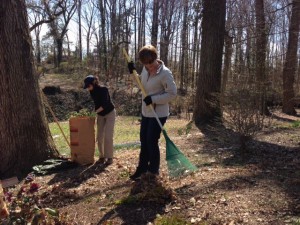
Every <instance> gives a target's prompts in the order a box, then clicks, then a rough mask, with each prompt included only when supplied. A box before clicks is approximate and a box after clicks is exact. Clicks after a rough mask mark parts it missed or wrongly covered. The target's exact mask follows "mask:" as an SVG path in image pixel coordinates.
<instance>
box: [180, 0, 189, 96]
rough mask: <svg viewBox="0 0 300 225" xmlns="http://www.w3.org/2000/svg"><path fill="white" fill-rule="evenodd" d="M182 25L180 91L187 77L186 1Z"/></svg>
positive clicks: (186, 0)
mask: <svg viewBox="0 0 300 225" xmlns="http://www.w3.org/2000/svg"><path fill="white" fill-rule="evenodd" d="M183 5H184V6H183V24H184V26H183V27H182V31H181V46H182V51H181V62H180V83H179V88H180V90H181V91H183V90H184V84H185V83H186V81H187V77H188V67H187V62H188V60H187V57H188V56H187V51H188V43H187V42H188V38H187V30H188V23H187V17H188V10H189V8H188V0H184V1H183Z"/></svg>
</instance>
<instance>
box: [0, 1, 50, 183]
mask: <svg viewBox="0 0 300 225" xmlns="http://www.w3.org/2000/svg"><path fill="white" fill-rule="evenodd" d="M0 36H1V38H0V115H1V120H0V130H1V132H0V162H1V163H0V178H3V177H9V176H13V175H21V174H24V173H25V172H28V170H29V169H31V168H32V166H33V165H35V164H38V163H41V162H42V161H43V160H45V159H47V158H49V157H52V156H54V150H55V147H54V143H53V140H52V137H51V135H50V131H49V128H48V125H47V121H46V117H45V112H44V110H43V108H42V104H41V95H40V91H39V86H38V82H37V76H34V75H35V72H34V63H33V54H32V46H31V39H30V36H29V28H28V21H27V13H26V6H25V1H24V0H15V1H1V2H0Z"/></svg>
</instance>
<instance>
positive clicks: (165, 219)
mask: <svg viewBox="0 0 300 225" xmlns="http://www.w3.org/2000/svg"><path fill="white" fill-rule="evenodd" d="M154 224H155V225H191V223H190V222H187V221H185V220H184V219H183V218H181V217H179V216H177V215H172V216H158V217H157V218H156V219H155V221H154ZM203 225H204V223H203Z"/></svg>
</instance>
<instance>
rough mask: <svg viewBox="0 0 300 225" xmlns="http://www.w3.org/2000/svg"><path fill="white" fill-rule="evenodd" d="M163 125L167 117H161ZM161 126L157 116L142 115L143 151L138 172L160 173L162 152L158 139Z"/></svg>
mask: <svg viewBox="0 0 300 225" xmlns="http://www.w3.org/2000/svg"><path fill="white" fill-rule="evenodd" d="M159 120H160V122H161V124H162V125H164V124H165V122H166V120H167V117H162V118H159ZM160 133H161V128H160V126H159V124H158V122H157V120H156V119H155V118H149V117H144V116H142V122H141V130H140V141H141V152H140V159H139V165H138V168H137V171H138V172H141V173H144V172H147V171H149V172H151V173H155V174H158V173H159V164H160V152H159V146H158V140H159V138H160Z"/></svg>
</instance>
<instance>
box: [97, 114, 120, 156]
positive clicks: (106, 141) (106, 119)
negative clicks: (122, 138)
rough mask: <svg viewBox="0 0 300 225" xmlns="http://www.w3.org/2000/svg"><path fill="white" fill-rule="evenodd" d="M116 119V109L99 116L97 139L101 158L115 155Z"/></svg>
mask: <svg viewBox="0 0 300 225" xmlns="http://www.w3.org/2000/svg"><path fill="white" fill-rule="evenodd" d="M115 120H116V110H113V111H111V112H110V113H108V114H107V115H105V116H100V115H98V116H97V139H98V149H99V158H112V157H113V137H114V127H115Z"/></svg>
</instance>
